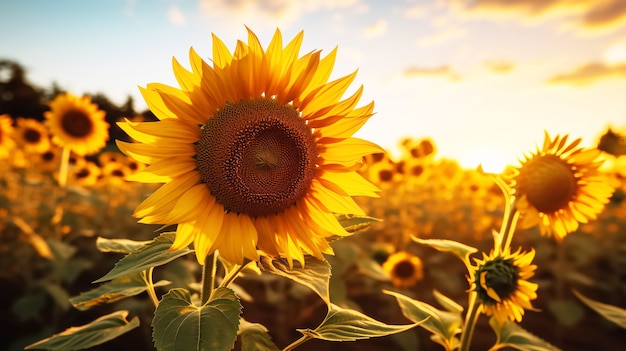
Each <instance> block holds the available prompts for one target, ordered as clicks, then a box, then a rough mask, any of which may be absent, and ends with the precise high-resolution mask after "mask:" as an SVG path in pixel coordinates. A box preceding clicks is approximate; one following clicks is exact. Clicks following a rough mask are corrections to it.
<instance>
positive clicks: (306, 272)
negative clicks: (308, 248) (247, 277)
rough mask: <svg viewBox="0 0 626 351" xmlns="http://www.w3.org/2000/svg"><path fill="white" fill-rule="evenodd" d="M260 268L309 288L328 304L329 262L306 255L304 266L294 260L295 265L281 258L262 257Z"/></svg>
mask: <svg viewBox="0 0 626 351" xmlns="http://www.w3.org/2000/svg"><path fill="white" fill-rule="evenodd" d="M259 264H260V266H261V269H263V270H265V271H266V272H268V273H272V274H276V275H279V276H283V277H286V278H289V279H291V280H293V281H295V282H297V283H299V284H302V285H304V286H307V287H309V288H311V289H312V290H313V291H314V292H315V293H316V294H317V295H319V297H321V298H322V300H324V302H325V303H326V304H330V295H329V291H328V285H329V280H330V264H328V262H326V261H323V260H319V259H317V258H315V257H312V256H306V257H305V261H304V267H302V266H300V264H299V263H297V262H294V265H297V266H296V267H293V268H289V266H288V265H287V264H286V263H285V262H284V261H282V260H276V259H274V260H270V259H268V258H267V257H262V258H261V261H260V263H259Z"/></svg>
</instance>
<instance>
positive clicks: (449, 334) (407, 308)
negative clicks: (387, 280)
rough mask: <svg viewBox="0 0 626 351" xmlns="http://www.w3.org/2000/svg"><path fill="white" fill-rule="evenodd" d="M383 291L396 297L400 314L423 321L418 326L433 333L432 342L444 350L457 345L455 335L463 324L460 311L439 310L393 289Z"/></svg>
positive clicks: (414, 320) (452, 348)
mask: <svg viewBox="0 0 626 351" xmlns="http://www.w3.org/2000/svg"><path fill="white" fill-rule="evenodd" d="M383 292H384V293H385V294H388V295H391V296H394V297H395V298H396V300H397V301H398V304H399V305H400V309H401V311H402V314H404V316H405V317H406V318H408V319H409V320H410V321H413V322H417V321H424V322H423V323H421V324H420V326H421V327H422V328H424V329H426V330H428V331H429V332H431V333H432V334H433V336H432V337H431V339H432V340H433V341H434V342H437V343H439V344H441V345H442V346H443V347H444V348H445V349H446V350H454V349H455V348H457V347H458V345H459V339H458V338H457V337H456V335H457V334H458V333H460V332H461V325H462V324H463V319H462V317H461V314H460V313H455V312H448V311H441V310H439V309H437V308H435V307H433V306H431V305H429V304H427V303H425V302H422V301H418V300H415V299H412V298H410V297H408V296H405V295H402V294H399V293H396V292H393V291H389V290H383ZM428 317H430V318H428ZM426 318H428V319H426Z"/></svg>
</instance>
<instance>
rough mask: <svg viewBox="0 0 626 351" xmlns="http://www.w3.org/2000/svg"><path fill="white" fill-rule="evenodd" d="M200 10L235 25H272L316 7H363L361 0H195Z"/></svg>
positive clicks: (357, 8)
mask: <svg viewBox="0 0 626 351" xmlns="http://www.w3.org/2000/svg"><path fill="white" fill-rule="evenodd" d="M199 1H200V10H201V11H202V12H203V14H205V15H206V16H208V17H211V18H217V19H219V20H225V21H226V22H227V23H234V24H236V25H238V26H240V25H241V23H245V24H247V25H250V26H257V25H258V26H260V25H265V26H267V23H268V22H269V23H271V24H272V27H276V26H279V27H280V26H284V25H288V24H290V23H293V22H295V21H296V20H297V19H299V18H300V17H301V16H302V15H303V14H306V13H309V12H316V11H320V10H333V9H337V8H347V7H351V8H353V9H354V10H355V11H363V9H364V5H362V4H360V1H361V0H300V1H292V0H199Z"/></svg>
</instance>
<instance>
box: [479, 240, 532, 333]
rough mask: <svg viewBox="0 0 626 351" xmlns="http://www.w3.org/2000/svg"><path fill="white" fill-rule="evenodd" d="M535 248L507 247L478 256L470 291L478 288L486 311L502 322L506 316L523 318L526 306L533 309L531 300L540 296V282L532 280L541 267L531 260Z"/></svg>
mask: <svg viewBox="0 0 626 351" xmlns="http://www.w3.org/2000/svg"><path fill="white" fill-rule="evenodd" d="M534 257H535V251H534V250H531V251H529V252H526V253H521V250H520V249H518V250H517V251H516V252H514V253H511V249H510V248H509V247H507V248H506V249H505V250H504V251H503V252H497V251H493V250H492V251H491V253H490V254H489V255H486V254H485V253H484V252H483V258H482V260H481V259H474V260H475V263H476V266H474V269H471V270H470V272H469V273H470V275H469V283H470V284H471V287H470V291H475V292H476V293H477V296H478V301H479V302H480V303H481V304H482V310H483V312H484V313H485V314H487V315H490V316H491V315H493V316H495V317H496V319H497V320H498V321H499V322H500V324H502V323H503V322H504V321H505V320H506V319H510V320H515V321H518V322H521V321H522V316H523V315H524V310H525V309H533V306H532V304H531V303H530V300H534V299H536V298H537V293H536V291H537V288H538V285H537V284H536V283H532V282H529V281H528V279H529V278H530V277H532V276H533V275H534V274H535V269H536V268H537V266H535V265H532V264H531V262H532V260H533V258H534Z"/></svg>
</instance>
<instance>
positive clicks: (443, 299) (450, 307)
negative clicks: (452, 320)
mask: <svg viewBox="0 0 626 351" xmlns="http://www.w3.org/2000/svg"><path fill="white" fill-rule="evenodd" d="M433 295H434V296H435V299H436V300H437V302H439V304H440V305H441V306H442V307H443V308H445V309H446V310H447V311H450V312H453V313H457V314H459V315H460V314H461V313H462V312H463V306H461V305H459V304H458V303H456V302H455V301H453V300H452V299H451V298H449V297H447V296H445V295H444V294H442V293H440V292H439V291H438V290H433Z"/></svg>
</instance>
